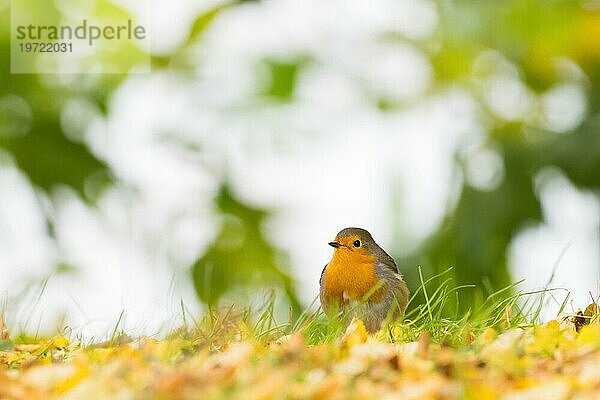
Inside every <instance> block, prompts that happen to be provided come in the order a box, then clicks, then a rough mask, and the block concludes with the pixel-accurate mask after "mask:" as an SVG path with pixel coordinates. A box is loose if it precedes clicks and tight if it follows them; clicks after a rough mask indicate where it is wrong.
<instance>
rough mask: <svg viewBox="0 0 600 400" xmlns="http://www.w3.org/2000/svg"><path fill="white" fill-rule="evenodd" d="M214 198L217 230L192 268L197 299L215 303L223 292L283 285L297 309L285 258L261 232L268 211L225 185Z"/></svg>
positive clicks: (296, 301) (299, 307) (210, 303)
mask: <svg viewBox="0 0 600 400" xmlns="http://www.w3.org/2000/svg"><path fill="white" fill-rule="evenodd" d="M215 202H216V205H217V207H218V213H219V215H220V219H221V226H220V228H219V233H218V234H217V237H216V238H215V240H214V242H213V243H212V244H211V245H210V246H209V248H208V250H207V251H206V252H205V253H204V255H203V256H202V257H201V258H200V259H199V260H198V261H196V263H195V264H194V266H193V270H192V272H193V276H194V285H195V287H196V293H198V296H199V297H200V300H202V301H203V302H205V303H207V304H209V305H217V304H218V301H219V300H220V299H221V297H223V296H224V295H225V294H227V293H231V292H233V291H236V290H237V291H240V289H245V288H257V287H258V288H260V287H265V286H266V285H273V286H278V287H281V288H283V290H284V293H285V295H286V297H287V299H288V301H289V302H290V303H291V305H292V307H293V309H294V311H296V312H300V311H301V310H302V306H301V304H300V300H299V299H298V297H297V295H296V291H295V288H294V284H293V280H292V278H291V276H290V275H289V274H288V273H287V267H288V265H289V262H288V260H287V258H286V257H285V255H284V254H281V252H278V251H277V250H276V249H275V248H274V247H273V245H272V244H271V243H270V242H269V241H268V240H267V238H266V237H265V235H264V233H263V224H264V222H265V219H266V218H267V216H268V213H267V212H266V211H265V210H262V209H258V208H253V207H251V206H249V205H246V204H244V203H242V202H241V201H240V200H238V199H237V198H235V197H234V196H233V194H232V193H231V190H230V188H229V187H228V186H227V185H224V186H222V188H221V190H220V191H219V194H218V196H217V198H216V201H215Z"/></svg>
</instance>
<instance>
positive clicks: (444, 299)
mask: <svg viewBox="0 0 600 400" xmlns="http://www.w3.org/2000/svg"><path fill="white" fill-rule="evenodd" d="M419 276H420V278H421V279H420V285H419V286H418V287H417V288H416V289H415V290H414V291H413V292H412V294H411V297H410V299H409V303H408V309H407V312H406V314H405V315H404V316H403V318H402V319H401V320H400V321H391V322H390V324H389V325H388V326H387V328H386V329H384V330H383V337H382V339H383V340H385V341H389V342H399V341H402V342H406V341H415V340H417V339H418V338H419V337H420V335H421V334H422V333H423V332H427V334H428V335H429V336H430V338H431V340H432V341H433V342H435V343H443V344H445V345H450V346H454V347H459V346H461V345H463V344H468V343H469V342H470V341H471V340H472V338H473V337H475V336H477V335H478V334H479V333H481V332H482V331H484V330H485V329H487V328H490V327H491V328H495V329H497V330H503V329H510V328H514V327H521V328H525V327H528V326H533V325H534V324H536V323H539V322H540V314H541V312H542V310H543V307H544V305H545V304H546V303H547V302H548V301H557V300H556V295H557V294H558V293H564V292H566V290H565V289H551V288H546V289H542V290H538V291H530V292H525V291H520V290H519V285H520V284H521V283H522V281H520V282H517V283H514V284H512V285H510V286H507V287H504V288H501V289H499V290H496V291H494V292H491V293H490V292H489V291H487V292H486V291H485V290H486V289H485V288H484V287H478V286H475V285H453V278H452V268H449V269H447V270H445V271H443V272H441V273H439V274H437V275H434V276H431V277H429V278H427V279H424V278H423V276H422V273H421V271H420V269H419ZM465 290H476V291H477V290H478V291H481V292H482V293H483V295H482V297H484V298H485V300H483V301H482V302H481V303H480V304H478V305H475V306H473V307H469V308H466V311H461V310H464V305H461V304H460V299H461V292H463V291H465ZM569 297H570V296H569V293H568V292H566V294H565V298H564V300H562V302H559V304H560V309H559V313H562V312H564V309H565V307H566V305H567V302H568V299H569ZM422 299H424V301H421V300H422ZM276 302H277V298H276V296H275V294H274V292H270V293H269V294H268V296H266V300H265V301H264V303H263V304H262V305H259V306H257V307H255V308H250V307H245V308H237V307H235V306H230V307H228V308H225V309H221V310H215V309H210V310H209V311H208V312H207V313H206V314H205V315H204V316H203V317H202V318H201V319H199V320H194V319H193V318H190V316H189V312H187V311H186V307H185V306H184V305H183V303H182V313H183V315H182V318H183V321H184V325H183V326H182V327H180V328H179V329H176V330H175V331H173V332H172V333H171V334H170V335H169V336H170V337H171V338H172V337H179V338H183V339H185V340H190V341H193V342H194V343H195V345H196V346H198V347H208V348H218V347H219V346H222V345H224V344H225V343H230V342H232V341H235V340H247V339H252V340H255V341H258V342H269V341H273V340H276V339H278V338H280V337H282V336H284V335H288V334H291V333H294V332H299V333H301V334H302V335H303V337H304V340H305V341H306V343H307V344H309V345H316V344H321V343H332V342H334V341H336V340H338V339H339V338H340V336H341V335H342V333H343V332H344V330H345V329H346V324H347V322H346V323H345V322H343V321H342V320H341V319H329V318H327V316H326V315H325V314H324V313H323V311H322V310H321V308H320V307H319V302H318V297H315V299H314V300H313V301H312V303H311V304H310V305H309V306H308V307H306V308H305V309H304V310H303V311H302V312H301V313H300V314H299V315H294V313H293V312H292V310H291V309H290V311H289V315H288V316H287V320H280V321H278V319H277V317H276V312H275V310H276Z"/></svg>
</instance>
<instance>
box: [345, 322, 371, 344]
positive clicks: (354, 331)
mask: <svg viewBox="0 0 600 400" xmlns="http://www.w3.org/2000/svg"><path fill="white" fill-rule="evenodd" d="M368 336H369V334H368V333H367V328H365V324H364V323H363V322H362V321H361V320H360V319H358V318H352V321H351V322H350V325H348V328H346V332H345V333H344V336H343V337H342V343H344V344H346V345H347V346H349V347H352V346H354V345H356V344H359V343H364V342H366V341H367V337H368Z"/></svg>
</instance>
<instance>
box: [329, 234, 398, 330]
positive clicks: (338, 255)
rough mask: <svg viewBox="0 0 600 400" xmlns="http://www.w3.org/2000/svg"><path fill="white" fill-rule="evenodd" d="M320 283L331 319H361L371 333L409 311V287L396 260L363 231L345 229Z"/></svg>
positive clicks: (337, 239)
mask: <svg viewBox="0 0 600 400" xmlns="http://www.w3.org/2000/svg"><path fill="white" fill-rule="evenodd" d="M329 245H330V246H332V247H333V248H334V249H335V250H334V251H333V257H332V258H331V261H329V263H328V264H327V265H325V268H323V272H321V279H320V280H319V285H320V286H321V288H320V293H319V297H320V300H321V306H322V307H323V310H324V311H325V313H326V314H327V315H328V316H329V317H330V318H331V317H335V316H340V315H341V316H342V318H348V317H357V318H360V319H361V320H362V321H363V322H364V324H365V327H366V328H367V330H368V331H369V332H371V333H373V332H376V331H378V330H379V329H381V325H382V323H383V321H384V320H385V319H386V318H387V317H388V316H389V317H391V318H397V317H399V316H400V315H401V314H403V313H404V311H405V310H406V305H407V303H408V294H409V292H408V287H407V286H406V283H405V282H404V280H403V279H402V276H401V275H400V274H399V273H398V267H397V266H396V263H395V262H394V259H393V258H392V257H390V255H389V254H387V253H386V252H385V250H383V249H382V248H381V247H379V245H378V244H377V243H375V240H373V237H372V236H371V234H370V233H369V232H368V231H366V230H364V229H361V228H345V229H342V230H341V231H340V232H339V233H338V234H337V235H336V237H335V240H334V241H333V242H329Z"/></svg>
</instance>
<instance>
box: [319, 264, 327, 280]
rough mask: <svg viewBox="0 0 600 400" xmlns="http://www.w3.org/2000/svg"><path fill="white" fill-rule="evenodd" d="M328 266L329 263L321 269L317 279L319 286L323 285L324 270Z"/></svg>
mask: <svg viewBox="0 0 600 400" xmlns="http://www.w3.org/2000/svg"><path fill="white" fill-rule="evenodd" d="M328 265H329V263H327V264H325V266H324V267H323V271H321V277H320V278H319V285H322V284H323V274H324V273H325V270H326V269H327V266H328Z"/></svg>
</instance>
